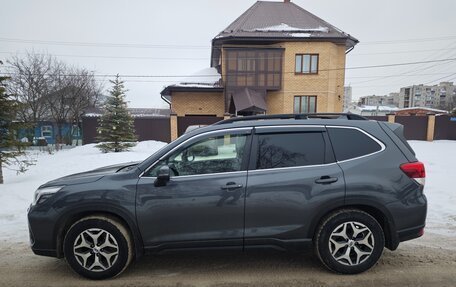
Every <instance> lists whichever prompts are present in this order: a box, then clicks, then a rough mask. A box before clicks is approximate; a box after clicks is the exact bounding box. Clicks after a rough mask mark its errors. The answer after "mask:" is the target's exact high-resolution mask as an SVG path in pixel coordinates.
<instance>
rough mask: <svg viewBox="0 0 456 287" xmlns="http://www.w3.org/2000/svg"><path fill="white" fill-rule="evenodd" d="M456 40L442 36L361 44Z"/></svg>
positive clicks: (374, 43) (374, 42)
mask: <svg viewBox="0 0 456 287" xmlns="http://www.w3.org/2000/svg"><path fill="white" fill-rule="evenodd" d="M454 39H456V36H440V37H429V38H412V39H401V40H382V41H370V42H361V43H359V44H360V45H383V44H398V43H416V42H432V41H446V40H454Z"/></svg>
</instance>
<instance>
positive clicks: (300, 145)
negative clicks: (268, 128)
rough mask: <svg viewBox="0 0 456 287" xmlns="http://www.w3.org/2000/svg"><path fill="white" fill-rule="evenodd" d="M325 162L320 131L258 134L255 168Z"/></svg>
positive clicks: (323, 143) (323, 144)
mask: <svg viewBox="0 0 456 287" xmlns="http://www.w3.org/2000/svg"><path fill="white" fill-rule="evenodd" d="M324 162H325V141H324V138H323V134H322V133H321V132H296V133H276V134H259V135H258V157H257V163H256V168H257V169H271V168H282V167H296V166H309V165H319V164H323V163H324Z"/></svg>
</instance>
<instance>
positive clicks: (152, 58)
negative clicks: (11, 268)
mask: <svg viewBox="0 0 456 287" xmlns="http://www.w3.org/2000/svg"><path fill="white" fill-rule="evenodd" d="M449 50H454V49H453V48H445V49H427V50H409V51H393V52H379V53H362V54H356V53H355V54H349V55H350V57H356V56H371V55H394V54H410V53H423V52H436V51H449ZM0 54H10V55H14V54H23V55H26V54H28V53H21V52H6V51H1V52H0ZM34 54H36V55H43V56H47V55H49V56H54V57H74V58H100V59H132V60H190V61H192V60H198V61H199V60H207V59H208V57H183V58H179V57H147V56H106V55H75V54H49V53H34ZM271 58H272V59H274V57H268V58H267V59H271ZM243 59H246V60H258V59H265V58H258V57H248V58H243Z"/></svg>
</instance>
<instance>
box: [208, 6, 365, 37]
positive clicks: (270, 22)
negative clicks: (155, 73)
mask: <svg viewBox="0 0 456 287" xmlns="http://www.w3.org/2000/svg"><path fill="white" fill-rule="evenodd" d="M225 38H231V39H235V38H274V39H280V38H286V39H290V38H291V39H295V40H299V39H302V40H305V39H325V38H326V39H328V38H331V39H340V40H343V39H346V40H350V42H351V43H350V44H349V45H348V46H354V45H355V44H356V43H357V42H358V40H357V39H356V38H354V37H352V36H350V35H349V34H347V33H345V32H343V31H341V30H340V29H338V28H336V27H334V26H333V25H331V24H329V23H328V22H326V21H324V20H322V19H320V18H318V17H317V16H315V15H313V14H312V13H310V12H308V11H307V10H305V9H303V8H301V7H299V6H298V5H296V4H294V3H292V2H283V1H282V2H266V1H258V2H256V3H255V4H254V5H253V6H252V7H250V8H249V9H248V10H247V11H245V12H244V13H243V14H242V15H241V16H240V17H239V18H237V19H236V20H235V21H234V22H233V23H231V24H230V25H229V26H228V27H227V28H226V29H224V30H223V31H222V32H220V33H219V34H218V35H217V36H216V37H215V39H214V41H217V40H219V39H220V40H222V39H225Z"/></svg>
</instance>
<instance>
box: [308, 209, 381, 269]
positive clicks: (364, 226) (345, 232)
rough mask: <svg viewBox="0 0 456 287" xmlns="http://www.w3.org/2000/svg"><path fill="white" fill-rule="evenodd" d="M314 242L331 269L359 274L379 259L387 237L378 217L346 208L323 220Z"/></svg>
mask: <svg viewBox="0 0 456 287" xmlns="http://www.w3.org/2000/svg"><path fill="white" fill-rule="evenodd" d="M314 243H315V250H316V253H317V255H318V257H319V258H320V261H321V262H322V263H323V265H325V266H326V267H327V268H328V269H329V270H331V271H334V272H338V273H342V274H356V273H361V272H364V271H366V270H368V269H369V268H371V267H372V266H374V265H375V264H376V263H377V261H378V259H379V258H380V256H381V255H382V252H383V248H384V246H385V238H384V234H383V230H382V227H381V226H380V224H379V223H378V222H377V220H375V218H374V217H372V216H371V215H369V214H368V213H366V212H364V211H361V210H356V209H345V210H340V211H337V212H335V213H332V214H331V215H329V216H328V217H326V218H325V220H323V222H322V224H321V225H320V227H319V229H318V230H317V233H316V236H315V239H314Z"/></svg>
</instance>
